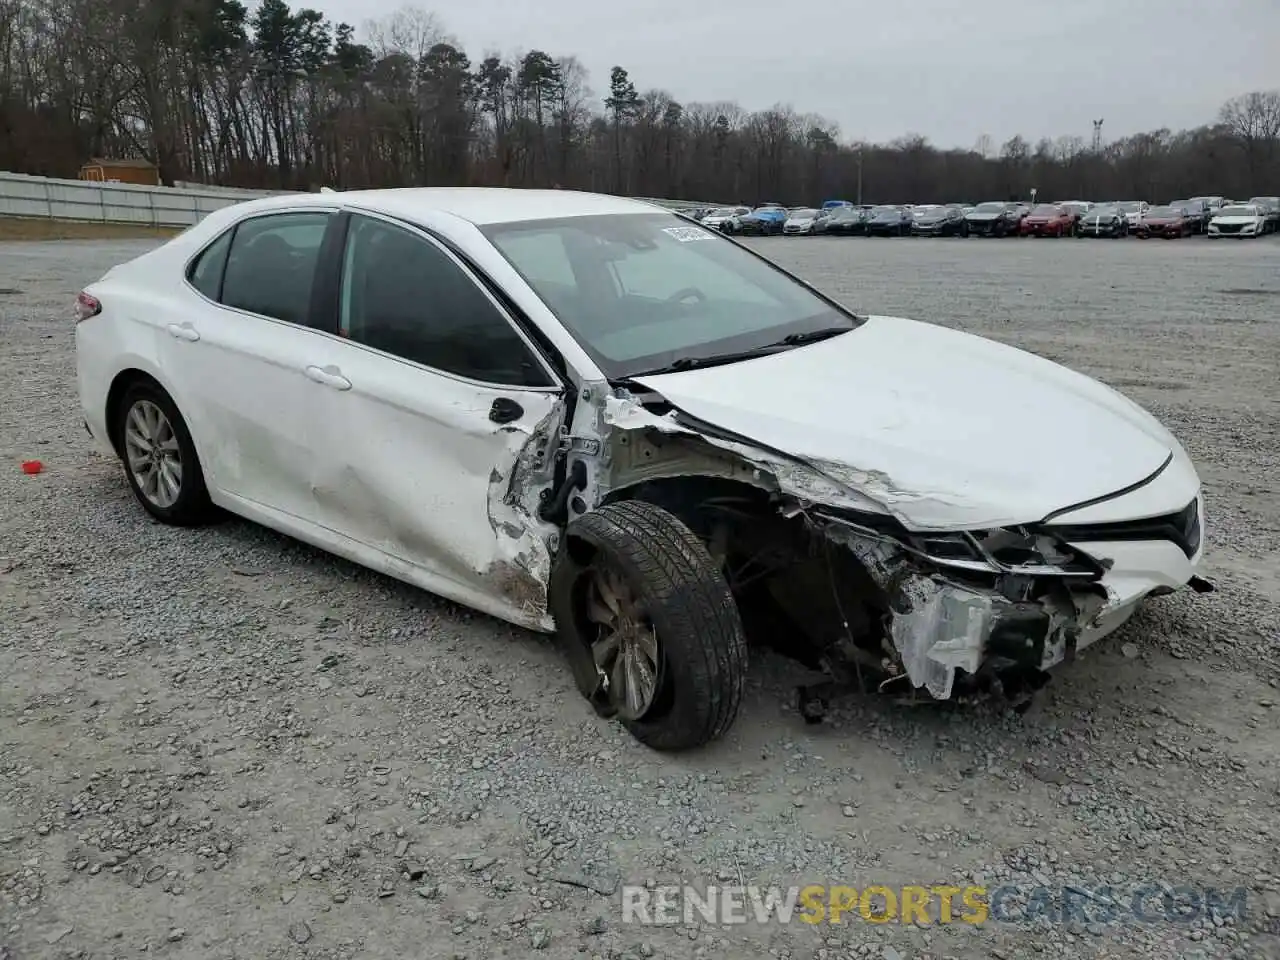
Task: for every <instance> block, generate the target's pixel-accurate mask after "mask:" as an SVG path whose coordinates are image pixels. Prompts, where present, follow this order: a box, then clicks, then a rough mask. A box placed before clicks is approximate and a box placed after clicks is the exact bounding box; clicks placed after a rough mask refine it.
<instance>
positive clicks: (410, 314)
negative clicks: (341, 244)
mask: <svg viewBox="0 0 1280 960" xmlns="http://www.w3.org/2000/svg"><path fill="white" fill-rule="evenodd" d="M339 300H340V303H339V310H338V316H339V331H340V334H341V337H340V338H339V337H328V338H325V340H324V344H323V346H318V347H317V350H316V353H315V355H314V356H312V357H310V358H308V364H307V367H308V369H309V370H310V371H312V376H313V382H314V387H315V389H314V390H313V396H314V406H313V417H314V421H313V430H314V432H315V435H316V436H317V437H318V438H319V439H318V442H317V443H316V444H315V446H314V448H313V449H314V452H315V460H314V464H315V466H314V473H313V483H312V493H313V497H314V500H315V509H316V511H317V514H318V516H319V518H320V523H321V524H322V525H323V526H325V527H327V528H329V529H330V530H332V531H333V532H335V533H337V534H340V535H341V536H342V537H344V538H350V539H351V540H354V541H357V542H358V543H360V544H362V545H364V546H365V547H367V548H370V549H372V550H373V551H376V552H377V553H378V554H379V555H380V556H381V557H382V561H383V562H382V566H383V567H384V569H386V571H387V572H388V573H391V574H392V575H394V576H399V577H401V578H402V579H408V580H410V581H414V582H419V583H421V584H422V585H424V586H426V587H427V588H428V589H431V590H433V591H435V592H438V593H441V594H443V595H445V596H448V597H451V598H452V599H455V600H459V601H460V602H463V603H467V604H469V605H471V606H476V607H478V608H480V609H482V610H485V611H487V612H489V613H492V614H494V615H496V616H500V617H503V618H504V619H508V620H512V621H514V622H518V623H521V624H524V625H527V626H532V627H539V626H543V625H545V622H546V595H545V594H546V577H547V574H548V572H549V566H550V554H549V549H548V543H547V536H548V534H550V533H551V532H553V531H552V528H550V527H547V526H545V525H543V524H541V523H540V522H539V521H538V520H537V519H536V506H537V503H538V496H539V494H540V492H541V490H542V489H544V488H545V486H546V485H547V483H548V482H549V476H550V471H551V465H552V462H553V454H554V450H555V446H556V444H557V442H558V435H559V429H560V424H561V422H562V419H563V409H564V403H563V399H562V394H563V390H562V388H561V386H560V384H559V383H558V381H557V378H556V377H555V376H554V375H553V373H552V372H551V370H550V368H549V366H548V365H547V364H546V363H545V361H544V360H543V358H542V357H541V356H540V355H539V354H538V352H537V351H536V350H535V349H534V348H533V347H532V346H531V344H530V343H529V342H528V341H527V339H526V338H525V337H524V336H523V335H522V334H521V332H520V331H519V330H518V328H517V327H516V326H515V324H514V323H513V322H512V321H511V319H510V318H509V317H508V316H507V315H506V314H505V313H504V311H503V310H502V309H501V308H500V307H499V306H498V304H497V303H496V302H495V301H494V300H493V299H492V298H491V297H490V296H489V295H488V294H487V292H486V291H485V290H484V289H482V287H480V286H479V285H478V283H477V282H476V281H475V280H474V279H473V278H472V277H471V275H470V274H469V273H468V272H467V271H466V269H465V268H464V267H463V266H462V264H461V263H460V262H459V261H457V260H456V259H455V258H454V257H453V256H452V255H451V254H450V253H449V252H448V251H446V250H444V249H443V247H441V246H439V245H438V244H436V243H435V242H434V241H433V240H431V239H430V238H429V237H427V236H425V235H423V234H420V233H418V232H416V231H413V230H410V229H407V228H405V227H403V226H400V225H396V224H393V223H389V222H386V221H384V220H381V219H377V218H373V217H363V216H353V217H352V220H351V225H350V228H349V231H348V236H347V242H346V250H345V251H344V255H343V263H342V282H341V287H340V293H339Z"/></svg>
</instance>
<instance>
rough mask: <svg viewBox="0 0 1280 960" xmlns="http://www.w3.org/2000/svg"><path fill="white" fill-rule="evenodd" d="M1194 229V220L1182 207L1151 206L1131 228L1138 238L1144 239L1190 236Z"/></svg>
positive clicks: (1169, 238) (1168, 238) (1170, 238)
mask: <svg viewBox="0 0 1280 960" xmlns="http://www.w3.org/2000/svg"><path fill="white" fill-rule="evenodd" d="M1195 229H1196V224H1195V221H1194V220H1193V219H1192V218H1191V217H1190V216H1189V215H1188V214H1187V211H1186V210H1185V209H1183V208H1182V207H1152V208H1151V209H1150V210H1148V211H1147V215H1146V216H1145V217H1143V218H1142V219H1141V220H1140V221H1139V222H1138V225H1137V226H1135V227H1134V228H1133V234H1134V236H1136V237H1137V238H1138V239H1139V240H1146V239H1147V238H1148V237H1163V238H1165V239H1166V240H1172V239H1174V238H1175V237H1186V236H1190V235H1191V234H1192V233H1194V232H1195Z"/></svg>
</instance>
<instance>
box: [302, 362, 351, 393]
mask: <svg viewBox="0 0 1280 960" xmlns="http://www.w3.org/2000/svg"><path fill="white" fill-rule="evenodd" d="M306 374H307V379H308V380H314V381H315V382H316V383H322V384H324V385H325V386H326V387H333V389H335V390H350V389H351V381H350V380H348V379H347V378H346V377H344V376H343V375H342V371H341V370H339V369H338V368H337V367H335V366H332V365H330V366H327V367H317V366H314V365H312V366H310V367H307V369H306Z"/></svg>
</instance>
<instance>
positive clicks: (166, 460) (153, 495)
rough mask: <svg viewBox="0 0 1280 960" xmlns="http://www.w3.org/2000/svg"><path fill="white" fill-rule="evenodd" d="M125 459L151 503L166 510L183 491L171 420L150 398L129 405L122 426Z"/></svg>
mask: <svg viewBox="0 0 1280 960" xmlns="http://www.w3.org/2000/svg"><path fill="white" fill-rule="evenodd" d="M124 447H125V460H126V462H127V463H128V465H129V472H130V473H132V474H133V479H134V481H135V482H136V483H137V484H138V489H139V490H140V491H141V492H142V495H143V496H144V497H146V498H147V500H148V501H150V503H152V504H153V505H154V506H156V507H159V508H160V509H161V510H167V509H169V508H170V507H172V506H173V505H174V504H175V503H177V501H178V497H179V496H180V495H181V493H182V453H181V450H180V449H179V447H178V437H177V434H176V433H174V430H173V424H172V423H170V422H169V418H168V417H167V416H165V413H164V411H163V410H161V409H160V407H159V406H158V405H157V404H155V403H153V402H152V401H150V400H139V401H137V402H136V403H135V404H134V405H133V406H132V407H130V408H129V415H128V417H127V418H126V419H125V430H124Z"/></svg>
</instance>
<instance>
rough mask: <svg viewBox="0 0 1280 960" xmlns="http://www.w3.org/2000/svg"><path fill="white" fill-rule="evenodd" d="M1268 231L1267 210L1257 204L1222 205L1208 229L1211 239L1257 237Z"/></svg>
mask: <svg viewBox="0 0 1280 960" xmlns="http://www.w3.org/2000/svg"><path fill="white" fill-rule="evenodd" d="M1266 232H1267V210H1266V208H1265V207H1259V206H1256V205H1242V206H1234V207H1220V208H1219V209H1218V212H1217V213H1215V214H1214V215H1213V218H1212V219H1211V220H1210V221H1209V228H1208V230H1207V231H1206V233H1207V234H1208V236H1209V239H1211V240H1217V239H1218V238H1219V237H1240V238H1242V239H1244V238H1248V239H1257V238H1258V237H1260V236H1262V235H1263V234H1264V233H1266Z"/></svg>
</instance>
